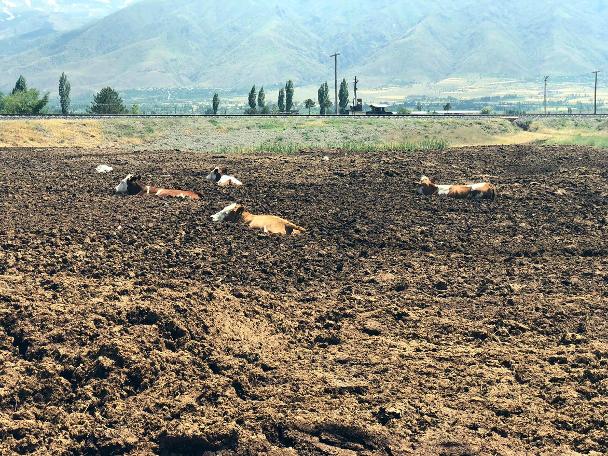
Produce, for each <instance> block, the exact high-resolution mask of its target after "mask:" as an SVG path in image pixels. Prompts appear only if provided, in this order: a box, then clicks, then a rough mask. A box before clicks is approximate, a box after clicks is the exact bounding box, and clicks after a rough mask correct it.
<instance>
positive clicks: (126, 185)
mask: <svg viewBox="0 0 608 456" xmlns="http://www.w3.org/2000/svg"><path fill="white" fill-rule="evenodd" d="M140 180H141V176H136V175H133V174H128V175H127V177H125V178H124V179H123V180H122V181H120V184H118V185H117V186H116V193H120V194H122V195H154V196H163V197H171V198H190V199H193V200H197V199H200V197H201V194H200V193H197V192H193V191H189V190H174V189H168V188H158V187H153V186H152V185H142V184H141V183H140V182H139V181H140Z"/></svg>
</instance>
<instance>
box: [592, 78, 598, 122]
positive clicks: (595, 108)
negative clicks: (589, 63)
mask: <svg viewBox="0 0 608 456" xmlns="http://www.w3.org/2000/svg"><path fill="white" fill-rule="evenodd" d="M598 73H599V71H594V72H593V74H595V90H594V91H593V114H594V115H595V114H597V74H598Z"/></svg>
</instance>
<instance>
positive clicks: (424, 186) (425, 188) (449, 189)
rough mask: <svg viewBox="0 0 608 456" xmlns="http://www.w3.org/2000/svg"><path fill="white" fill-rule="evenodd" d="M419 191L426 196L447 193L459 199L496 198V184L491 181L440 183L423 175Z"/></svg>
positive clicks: (446, 194)
mask: <svg viewBox="0 0 608 456" xmlns="http://www.w3.org/2000/svg"><path fill="white" fill-rule="evenodd" d="M418 193H420V194H421V195H426V196H430V195H445V196H449V197H451V198H459V199H467V198H470V199H475V200H482V199H489V200H494V199H496V186H495V185H493V184H490V183H489V182H481V183H478V184H464V185H460V184H455V185H438V184H435V182H433V180H431V179H429V178H428V177H426V176H422V178H421V179H420V184H419V187H418Z"/></svg>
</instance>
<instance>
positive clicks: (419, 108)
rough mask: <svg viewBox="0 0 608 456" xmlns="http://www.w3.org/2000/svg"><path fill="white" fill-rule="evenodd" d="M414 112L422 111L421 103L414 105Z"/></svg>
mask: <svg viewBox="0 0 608 456" xmlns="http://www.w3.org/2000/svg"><path fill="white" fill-rule="evenodd" d="M416 111H422V103H420V102H418V103H416Z"/></svg>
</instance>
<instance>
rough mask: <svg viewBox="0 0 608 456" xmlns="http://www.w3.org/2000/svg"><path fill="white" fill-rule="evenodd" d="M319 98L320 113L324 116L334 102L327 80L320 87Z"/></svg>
mask: <svg viewBox="0 0 608 456" xmlns="http://www.w3.org/2000/svg"><path fill="white" fill-rule="evenodd" d="M317 98H318V101H319V110H320V114H321V115H322V116H324V115H325V114H326V112H327V109H328V108H330V107H331V104H332V103H331V101H330V100H329V86H328V85H327V82H325V83H323V84H321V87H319V90H318V92H317Z"/></svg>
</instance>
